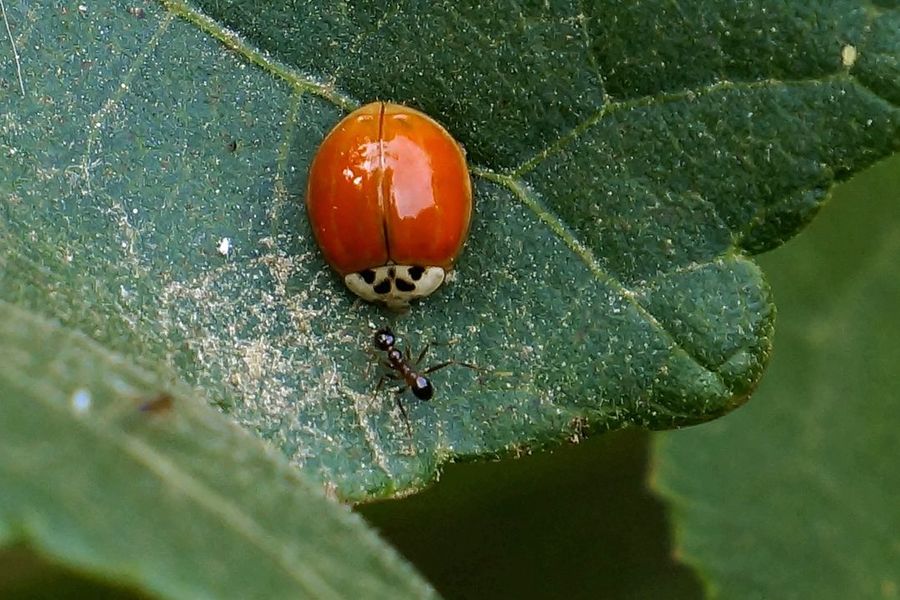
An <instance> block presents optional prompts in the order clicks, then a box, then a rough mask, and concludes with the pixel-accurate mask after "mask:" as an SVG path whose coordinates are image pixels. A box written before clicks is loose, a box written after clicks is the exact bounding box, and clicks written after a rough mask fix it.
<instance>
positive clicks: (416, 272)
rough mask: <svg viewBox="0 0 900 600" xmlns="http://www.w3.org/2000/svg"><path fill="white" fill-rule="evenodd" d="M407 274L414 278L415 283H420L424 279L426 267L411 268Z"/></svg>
mask: <svg viewBox="0 0 900 600" xmlns="http://www.w3.org/2000/svg"><path fill="white" fill-rule="evenodd" d="M406 272H407V273H409V276H410V277H412V280H413V281H418V280H420V279H422V275H424V274H425V267H419V266H415V267H410V268H409V269H408V270H407V271H406Z"/></svg>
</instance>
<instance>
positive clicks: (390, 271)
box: [388, 267, 397, 279]
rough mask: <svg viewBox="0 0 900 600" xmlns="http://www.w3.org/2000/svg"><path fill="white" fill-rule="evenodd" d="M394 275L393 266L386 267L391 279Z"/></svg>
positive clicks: (395, 273)
mask: <svg viewBox="0 0 900 600" xmlns="http://www.w3.org/2000/svg"><path fill="white" fill-rule="evenodd" d="M396 276H397V272H396V271H394V267H391V268H390V269H388V277H390V278H391V279H393V278H394V277H396Z"/></svg>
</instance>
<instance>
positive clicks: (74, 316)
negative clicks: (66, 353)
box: [0, 1, 900, 500]
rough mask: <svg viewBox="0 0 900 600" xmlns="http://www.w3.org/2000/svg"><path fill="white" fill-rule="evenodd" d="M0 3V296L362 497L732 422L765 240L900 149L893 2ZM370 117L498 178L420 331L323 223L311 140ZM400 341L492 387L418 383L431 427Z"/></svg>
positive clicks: (487, 183)
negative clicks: (510, 458)
mask: <svg viewBox="0 0 900 600" xmlns="http://www.w3.org/2000/svg"><path fill="white" fill-rule="evenodd" d="M7 4H8V6H7V16H8V17H9V22H10V25H11V31H12V32H13V35H12V38H13V40H14V41H16V46H17V48H18V51H19V54H21V56H22V58H23V60H22V61H21V62H20V64H21V67H22V80H23V83H24V88H25V95H24V97H23V96H21V94H20V93H19V90H18V89H17V85H16V82H17V74H16V63H15V61H14V60H13V55H12V54H11V53H9V52H4V53H2V54H0V61H2V62H0V81H4V82H6V84H5V88H3V89H2V94H3V96H2V98H0V102H2V104H0V115H3V118H2V120H0V123H3V125H2V127H3V128H2V130H0V152H2V153H3V155H4V156H5V160H4V161H3V162H2V163H0V186H2V187H0V198H3V199H4V202H3V204H2V205H0V206H2V209H0V218H2V221H0V232H2V233H0V235H2V237H0V262H2V264H3V265H4V269H3V272H2V276H0V296H2V298H5V299H7V300H8V301H11V302H14V303H16V304H20V305H23V306H27V307H30V308H32V309H35V310H39V311H41V312H44V313H46V314H51V315H53V316H54V317H56V318H58V319H60V320H62V321H63V323H65V324H66V326H68V327H71V328H74V329H78V330H80V331H83V332H84V333H85V334H87V335H88V336H90V337H92V338H94V339H96V340H98V341H100V342H101V343H103V344H104V345H107V346H108V347H110V348H112V349H113V350H115V351H117V352H120V353H122V354H124V355H126V356H130V357H133V358H134V359H135V360H138V361H140V362H141V363H143V364H144V365H146V366H149V367H151V368H152V369H154V370H159V371H165V372H168V373H171V374H172V375H173V376H177V377H179V378H183V379H186V380H187V381H188V382H190V383H192V384H194V385H197V386H199V387H200V388H202V389H203V390H204V391H205V392H206V393H207V394H208V395H209V396H210V397H211V398H212V399H213V401H214V402H215V403H217V404H218V405H220V406H221V407H222V408H223V410H225V411H226V412H228V413H229V414H230V415H232V416H233V417H234V418H235V419H236V420H237V421H239V422H240V423H242V424H243V425H245V426H246V427H247V428H249V429H251V430H254V431H256V432H258V433H259V435H261V436H262V437H264V438H266V439H268V440H270V441H271V442H272V443H274V444H275V445H277V446H278V447H279V448H281V449H282V450H283V452H284V453H285V454H286V455H287V456H288V457H289V458H290V460H291V461H292V462H293V463H294V464H296V465H297V466H299V467H301V468H302V469H303V470H304V471H306V472H307V473H308V474H310V475H311V476H312V477H314V478H316V479H318V480H319V481H322V482H323V483H325V484H326V485H328V486H330V487H332V488H333V489H335V492H336V494H337V495H339V496H340V497H343V498H348V499H354V500H355V499H365V498H370V497H372V496H377V495H390V494H403V493H409V492H411V491H413V490H415V489H416V488H418V487H421V486H423V485H425V484H426V483H427V482H428V481H430V480H432V479H433V478H434V477H435V474H436V472H437V469H438V468H439V466H440V465H441V464H442V463H444V462H446V461H448V460H452V459H458V458H469V457H479V456H494V455H498V454H506V453H510V452H518V451H521V450H523V449H527V448H531V447H536V446H542V445H547V444H551V443H555V442H557V441H559V440H562V439H566V438H568V437H571V436H578V435H580V434H581V433H582V432H583V431H584V430H586V429H587V430H603V429H607V428H615V427H620V426H623V425H628V424H637V425H641V426H645V427H651V428H667V427H674V426H680V425H684V424H688V423H695V422H700V421H704V420H708V419H712V418H714V417H716V416H719V415H721V414H723V413H725V412H727V411H729V410H731V409H732V408H734V407H735V406H737V405H739V404H741V403H742V402H744V401H745V400H746V399H747V397H748V396H749V394H750V392H751V391H752V390H753V389H754V387H755V386H756V385H757V382H758V380H759V378H760V376H761V373H762V369H763V367H764V365H765V363H766V360H767V355H768V350H769V347H770V339H769V338H770V335H771V329H772V313H773V307H772V304H771V300H770V298H769V295H768V291H767V287H766V285H765V283H764V281H763V278H762V275H761V273H760V271H759V269H758V268H757V267H756V265H755V264H754V263H753V262H752V261H751V260H750V259H749V258H748V256H749V254H751V253H753V252H756V251H758V250H761V249H766V248H771V247H774V246H777V245H778V244H779V243H780V242H781V241H782V240H784V239H787V238H788V237H790V236H791V235H793V234H794V233H795V232H796V231H797V230H798V229H800V228H801V227H802V226H803V225H804V224H805V223H806V222H807V221H808V220H809V219H810V218H811V217H812V215H813V214H814V213H815V211H816V210H817V208H818V206H819V204H820V203H821V201H822V199H823V198H824V197H825V196H826V194H827V192H828V189H829V187H830V186H831V185H832V183H833V182H834V181H835V180H836V179H840V178H844V177H847V176H849V175H850V174H852V173H853V172H855V171H858V170H859V169H861V168H863V167H865V166H866V165H868V164H870V163H872V162H874V161H875V160H877V159H879V158H881V157H883V156H886V155H888V154H890V153H892V152H894V151H896V149H897V147H898V145H900V133H898V132H900V117H898V112H897V110H896V107H895V106H894V105H893V104H892V102H894V101H896V98H897V97H898V83H897V82H898V80H900V79H898V77H897V68H898V67H897V62H896V53H893V49H895V48H896V46H897V39H898V36H897V31H898V28H897V27H896V24H897V20H898V10H897V9H889V8H883V9H877V10H876V9H874V8H869V7H867V6H864V5H859V4H854V3H846V2H835V3H832V4H827V5H823V4H821V3H808V4H797V3H792V4H791V5H790V6H788V5H784V6H781V5H779V6H773V7H767V8H765V9H761V8H760V9H752V8H748V7H747V6H746V5H745V4H743V3H720V2H703V3H695V4H694V5H692V6H691V7H682V6H678V7H675V6H673V5H671V4H669V3H662V2H659V3H642V4H640V5H638V6H631V5H627V6H626V5H621V6H620V5H617V4H614V3H593V4H590V6H588V7H584V6H579V3H575V2H572V3H566V2H554V3H550V4H541V5H539V6H537V5H535V6H531V5H527V6H518V5H517V6H515V7H501V6H500V5H494V4H490V5H487V6H484V7H466V6H460V5H459V4H458V3H446V4H444V3H427V4H422V5H413V4H404V3H398V4H393V5H391V6H390V7H388V8H387V9H385V7H384V5H383V4H379V3H373V4H371V5H361V4H354V5H353V6H352V8H351V7H349V5H342V4H333V3H327V2H275V3H273V2H260V3H254V4H250V3H247V2H225V1H216V2H201V3H199V5H200V6H201V7H202V8H203V10H206V11H208V12H207V13H201V12H198V11H195V9H194V8H192V6H190V5H186V4H183V3H181V2H175V1H172V2H167V3H165V4H164V5H162V6H158V7H157V6H148V7H145V8H142V9H140V10H135V9H134V8H133V6H132V4H129V3H105V4H101V5H91V4H84V5H79V6H78V7H60V6H58V5H56V4H54V3H45V4H36V5H35V4H33V3H29V4H24V3H20V2H8V3H7ZM81 6H83V7H84V9H82V8H81ZM679 11H680V12H679ZM179 17H183V18H179ZM851 48H852V51H851ZM851 58H853V60H850V59H851ZM48 74H49V75H48ZM374 98H388V99H392V100H397V101H401V102H405V103H408V104H410V105H413V106H416V107H418V108H422V109H424V110H426V111H427V112H429V113H430V114H432V115H433V116H434V117H436V118H438V119H439V120H440V121H441V122H443V123H444V124H445V125H447V126H448V128H449V129H450V130H451V131H452V132H453V133H454V134H455V135H456V136H458V138H459V139H460V141H461V142H462V143H463V144H464V145H465V147H466V149H467V151H468V155H469V157H470V159H471V163H472V166H473V170H474V172H475V174H476V177H475V189H476V215H475V223H474V226H473V230H472V234H471V238H470V241H469V243H468V245H467V248H466V249H465V252H464V254H463V256H462V257H461V259H460V262H459V268H458V272H457V278H456V281H455V282H454V283H453V284H452V285H448V286H446V288H445V289H443V290H442V291H441V292H440V293H438V294H436V295H435V296H434V297H432V298H429V299H427V300H426V301H424V302H422V303H421V304H420V305H418V306H416V307H414V308H413V310H412V311H410V312H409V313H408V314H406V315H403V316H396V315H389V314H386V313H383V312H381V311H380V310H379V309H377V308H375V307H371V306H368V305H362V304H360V303H359V302H357V301H355V300H354V299H353V298H352V297H351V295H350V294H349V293H348V292H347V291H346V290H344V289H343V286H342V285H341V283H340V281H339V280H338V278H337V277H336V276H334V275H333V274H332V273H331V272H329V270H328V268H327V267H326V265H325V264H324V263H323V261H322V258H321V255H320V253H319V252H318V249H317V248H316V247H315V243H314V242H313V240H312V237H311V235H310V232H309V229H308V224H307V222H306V220H305V214H304V210H303V189H304V185H305V177H306V169H307V166H308V163H309V161H310V158H311V156H312V155H313V153H314V152H315V150H316V147H317V145H318V143H319V142H320V141H321V139H322V137H323V136H324V135H325V134H326V132H327V131H328V130H329V129H330V128H331V127H332V126H333V125H334V124H335V123H336V122H337V121H338V119H339V118H340V117H341V115H342V114H343V113H344V112H345V111H346V110H348V109H350V108H352V107H354V106H356V105H358V104H359V103H362V102H365V101H369V100H372V99H374ZM225 238H227V239H228V240H229V242H230V246H229V250H228V252H227V255H224V256H223V255H222V254H221V253H220V252H219V251H218V249H219V248H221V247H224V246H222V245H221V241H222V240H223V239H225ZM385 321H390V322H391V323H392V325H393V327H394V328H395V329H396V330H397V331H398V332H399V333H400V335H401V336H403V337H404V343H409V344H410V345H412V346H414V347H421V346H424V345H426V344H430V346H431V348H432V351H431V355H432V360H433V361H434V362H441V361H443V360H447V359H450V358H455V359H458V360H465V361H469V362H475V363H477V364H479V365H480V366H481V367H483V370H482V371H481V372H480V373H473V372H470V371H469V370H468V369H446V370H443V371H440V372H439V373H436V374H435V377H434V379H435V385H436V387H437V394H436V397H435V399H434V400H433V401H432V402H431V403H421V402H416V401H415V400H414V399H411V398H409V397H405V398H404V402H406V403H407V407H406V408H407V411H408V412H409V415H410V421H411V428H412V431H413V435H412V437H410V436H408V435H407V430H406V427H405V424H404V422H403V420H402V418H401V415H400V411H399V410H398V409H397V407H396V402H395V397H394V395H393V394H392V393H390V392H389V391H388V390H383V392H382V393H380V394H377V395H375V394H374V393H373V392H374V389H375V384H376V381H377V380H378V378H379V376H380V368H379V365H378V362H377V360H376V359H375V358H374V356H373V353H372V350H371V349H370V348H369V345H370V335H371V328H372V326H377V325H380V324H382V323H383V322H385Z"/></svg>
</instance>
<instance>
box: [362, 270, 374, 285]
mask: <svg viewBox="0 0 900 600" xmlns="http://www.w3.org/2000/svg"><path fill="white" fill-rule="evenodd" d="M359 276H360V277H362V278H363V281H365V282H366V283H368V284H369V285H372V284H373V283H375V271H373V270H372V269H366V270H365V271H360V272H359Z"/></svg>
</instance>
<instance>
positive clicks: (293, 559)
mask: <svg viewBox="0 0 900 600" xmlns="http://www.w3.org/2000/svg"><path fill="white" fill-rule="evenodd" d="M0 348H2V350H0V457H2V459H3V460H2V461H0V546H2V545H9V544H10V543H13V542H26V543H27V544H29V546H31V547H34V548H35V549H37V550H38V551H39V552H40V553H41V554H44V555H46V556H48V557H50V558H51V559H52V560H53V561H55V562H60V563H63V564H65V565H68V566H69V567H71V568H73V569H79V570H84V571H88V572H91V573H93V574H95V576H100V577H103V578H104V579H108V580H111V581H115V582H116V583H117V584H118V585H129V586H132V587H134V588H136V589H138V590H141V591H143V592H145V593H147V594H152V595H154V596H156V597H165V598H261V597H266V598H276V597H284V598H298V597H311V598H352V597H366V598H371V597H382V598H396V597H399V596H405V597H423V596H428V595H431V590H430V588H429V587H428V586H427V584H425V583H424V582H423V581H421V580H420V579H418V578H417V577H415V576H414V573H413V572H412V569H410V568H409V566H408V565H406V564H405V563H404V562H403V561H402V560H401V559H400V558H399V557H398V556H397V555H396V554H395V553H394V552H393V551H391V550H390V549H389V548H388V547H386V546H385V545H384V544H383V543H382V542H380V540H378V539H377V537H376V536H375V535H374V534H373V533H371V532H370V531H369V530H367V528H366V527H365V526H364V525H363V524H362V521H361V520H360V519H359V518H358V517H356V516H355V515H353V514H351V513H350V512H349V511H348V510H347V509H346V508H344V507H342V506H339V505H337V504H335V503H334V502H332V501H330V500H328V499H326V498H325V496H324V494H323V493H322V492H321V491H320V490H319V486H318V485H315V484H310V483H309V482H307V481H306V480H305V479H303V478H301V477H300V476H299V474H297V472H296V469H293V468H292V467H290V466H289V465H287V464H286V463H285V462H284V460H283V459H281V458H280V457H278V458H276V457H273V456H272V454H271V453H270V452H268V451H266V449H264V448H263V446H262V444H261V443H260V442H259V440H256V439H254V438H253V437H252V436H249V435H247V434H246V433H245V432H244V431H242V430H241V429H239V428H238V427H236V426H234V425H233V424H232V423H230V422H229V421H228V420H227V419H226V418H225V417H223V416H222V415H220V414H218V413H217V412H216V411H214V410H212V409H211V408H209V407H208V406H207V405H206V403H205V402H202V401H198V399H195V398H192V397H191V395H192V394H191V392H190V390H189V389H188V388H185V387H184V386H180V385H174V386H173V385H172V384H170V383H168V382H167V381H166V379H165V378H161V377H159V376H157V375H153V374H150V373H147V372H145V371H142V370H139V369H135V368H134V367H132V366H130V365H129V364H128V361H126V360H124V359H123V358H122V357H121V356H118V355H116V354H112V353H110V352H108V351H106V350H105V349H103V348H101V347H100V346H98V345H97V344H96V343H94V342H92V341H90V340H88V339H87V338H85V337H84V336H83V335H81V334H79V333H73V332H70V331H67V330H65V329H63V328H61V327H59V326H58V325H56V324H53V323H50V322H47V321H42V320H40V319H36V318H35V317H34V316H33V315H31V314H29V313H27V312H24V311H22V310H21V309H18V308H15V307H12V306H10V305H9V304H7V303H5V302H0ZM0 589H2V588H0Z"/></svg>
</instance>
